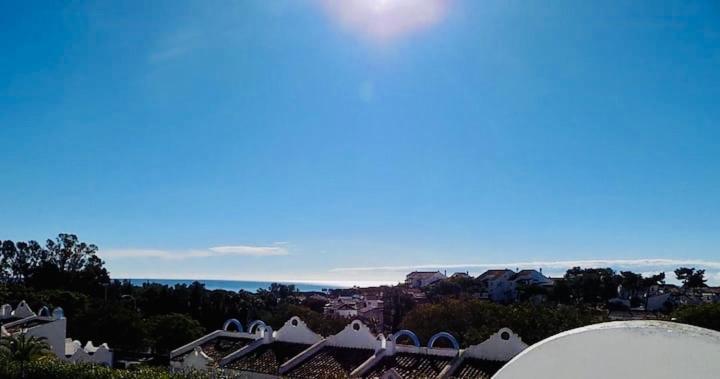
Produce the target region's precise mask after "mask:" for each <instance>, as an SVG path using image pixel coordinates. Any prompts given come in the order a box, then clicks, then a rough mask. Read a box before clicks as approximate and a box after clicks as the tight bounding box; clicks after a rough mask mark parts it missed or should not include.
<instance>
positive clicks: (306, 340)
mask: <svg viewBox="0 0 720 379" xmlns="http://www.w3.org/2000/svg"><path fill="white" fill-rule="evenodd" d="M274 339H275V341H281V342H292V343H302V344H308V345H312V344H314V343H316V342H318V341H320V340H321V339H322V336H320V335H319V334H317V333H315V332H313V331H312V330H310V328H308V326H307V324H306V323H305V322H304V321H303V320H301V319H300V317H298V316H293V317H291V318H290V319H289V320H287V321H286V322H285V324H284V325H283V326H282V327H281V328H280V329H278V330H277V332H275V336H274Z"/></svg>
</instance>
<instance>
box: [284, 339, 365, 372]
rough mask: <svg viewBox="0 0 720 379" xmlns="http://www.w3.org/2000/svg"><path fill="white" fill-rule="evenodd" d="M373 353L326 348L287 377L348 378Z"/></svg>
mask: <svg viewBox="0 0 720 379" xmlns="http://www.w3.org/2000/svg"><path fill="white" fill-rule="evenodd" d="M373 353H374V352H373V351H372V350H370V349H355V348H346V347H330V346H328V347H324V348H322V349H320V351H318V352H317V353H315V354H314V355H313V356H311V357H310V358H308V359H307V360H305V361H304V362H302V363H300V365H298V366H297V367H296V368H294V369H292V370H291V371H290V372H289V373H288V375H287V376H289V377H291V378H304V379H335V378H348V377H349V376H350V373H351V372H352V371H353V370H355V369H356V368H358V366H360V365H361V364H362V363H363V362H365V361H366V360H367V359H368V358H370V357H371V356H372V355H373Z"/></svg>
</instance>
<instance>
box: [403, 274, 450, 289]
mask: <svg viewBox="0 0 720 379" xmlns="http://www.w3.org/2000/svg"><path fill="white" fill-rule="evenodd" d="M444 279H447V276H445V274H443V273H442V272H440V271H413V272H411V273H409V274H407V276H406V277H405V284H407V285H408V286H410V287H412V288H423V287H427V286H429V285H431V284H433V283H435V282H438V281H440V280H444Z"/></svg>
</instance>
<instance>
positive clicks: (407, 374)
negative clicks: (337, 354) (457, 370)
mask: <svg viewBox="0 0 720 379" xmlns="http://www.w3.org/2000/svg"><path fill="white" fill-rule="evenodd" d="M451 360H452V357H443V356H437V355H427V354H411V353H397V354H395V355H393V356H388V357H385V358H383V359H382V360H381V361H380V362H378V363H377V364H375V366H373V367H372V368H371V369H370V371H369V372H368V373H367V374H366V375H365V377H367V378H380V377H382V375H383V373H385V372H386V371H388V370H390V369H393V370H395V372H397V373H398V374H400V376H401V377H403V378H406V379H409V378H413V379H415V378H418V379H421V378H435V377H437V376H438V375H439V374H440V372H442V370H443V369H444V368H445V366H447V365H448V363H450V361H451Z"/></svg>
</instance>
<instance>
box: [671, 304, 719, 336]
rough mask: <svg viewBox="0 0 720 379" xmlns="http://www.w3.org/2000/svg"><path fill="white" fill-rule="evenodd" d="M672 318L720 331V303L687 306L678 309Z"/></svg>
mask: <svg viewBox="0 0 720 379" xmlns="http://www.w3.org/2000/svg"><path fill="white" fill-rule="evenodd" d="M672 317H673V318H674V319H675V320H677V321H678V322H683V323H686V324H690V325H695V326H700V327H703V328H708V329H714V330H718V331H720V303H711V304H700V305H686V306H683V307H680V308H678V309H676V310H675V311H674V312H673V313H672Z"/></svg>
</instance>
